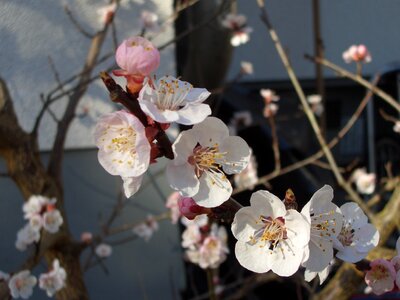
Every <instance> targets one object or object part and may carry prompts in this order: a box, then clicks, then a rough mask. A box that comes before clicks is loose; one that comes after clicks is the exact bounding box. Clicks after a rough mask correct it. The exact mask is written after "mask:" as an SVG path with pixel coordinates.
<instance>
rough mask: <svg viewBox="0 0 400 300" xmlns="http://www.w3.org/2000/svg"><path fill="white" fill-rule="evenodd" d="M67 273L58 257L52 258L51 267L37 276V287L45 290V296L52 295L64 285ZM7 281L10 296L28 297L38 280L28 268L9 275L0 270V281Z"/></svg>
mask: <svg viewBox="0 0 400 300" xmlns="http://www.w3.org/2000/svg"><path fill="white" fill-rule="evenodd" d="M66 279H67V273H66V272H65V269H64V268H63V267H61V266H60V262H59V261H58V259H55V260H53V264H52V268H51V269H50V270H49V272H47V273H43V274H41V275H40V276H39V287H40V288H41V289H42V290H44V291H46V293H47V296H49V297H53V296H54V295H55V294H56V293H57V292H58V291H59V290H61V289H62V288H63V287H64V286H65V281H66ZM1 281H6V282H8V288H9V289H10V294H11V296H12V298H14V299H18V298H22V299H28V298H29V297H30V296H32V293H33V288H34V287H35V285H36V284H37V282H38V280H37V278H36V277H35V276H33V275H32V274H31V272H30V271H29V270H23V271H20V272H18V273H16V274H14V275H12V276H11V277H10V275H9V274H6V273H3V272H0V282H1Z"/></svg>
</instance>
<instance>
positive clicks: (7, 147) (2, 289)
mask: <svg viewBox="0 0 400 300" xmlns="http://www.w3.org/2000/svg"><path fill="white" fill-rule="evenodd" d="M0 156H2V157H3V158H4V160H5V162H6V165H7V172H8V175H9V176H10V178H11V179H12V180H13V181H14V182H15V183H16V185H17V186H18V188H19V189H20V190H21V193H22V195H23V197H24V199H28V198H29V197H30V196H31V195H38V194H40V195H44V196H48V197H55V198H57V208H58V209H59V210H60V212H61V214H62V216H63V218H64V224H63V226H61V228H60V230H59V232H58V233H56V234H46V233H42V237H41V240H40V242H39V247H38V249H39V251H37V253H36V255H35V257H32V258H29V260H28V261H27V262H25V263H24V264H22V266H21V269H25V268H33V267H34V266H35V265H36V264H37V263H38V262H39V261H40V259H41V258H44V259H45V260H46V261H47V264H48V265H51V263H52V261H53V259H54V258H58V259H59V260H60V264H61V266H62V267H64V268H65V269H66V271H67V274H68V278H67V282H66V287H65V288H64V289H63V290H62V291H60V292H59V293H58V294H57V296H56V298H57V299H58V300H73V299H76V300H78V299H79V300H82V299H83V300H84V299H89V298H88V294H87V290H86V287H85V284H84V281H83V273H82V270H81V267H80V262H79V253H80V248H79V246H78V245H77V244H75V243H74V241H73V239H72V236H71V234H70V232H69V229H68V223H67V217H66V215H65V211H64V209H63V207H64V206H63V190H62V186H61V185H60V184H59V182H58V181H57V180H56V177H54V176H50V175H49V174H48V173H47V171H46V167H45V166H44V164H43V162H42V161H41V159H40V155H39V149H38V143H37V139H36V137H34V136H32V135H30V134H28V133H26V132H25V131H24V130H23V129H22V128H21V127H20V125H19V124H18V120H17V116H16V114H15V111H14V108H13V104H12V101H11V98H10V94H9V92H8V90H7V87H6V84H5V82H4V81H3V80H1V79H0ZM14 271H18V270H14ZM0 297H1V299H8V297H9V295H8V291H7V287H6V285H4V284H3V285H0Z"/></svg>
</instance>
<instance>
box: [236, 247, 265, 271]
mask: <svg viewBox="0 0 400 300" xmlns="http://www.w3.org/2000/svg"><path fill="white" fill-rule="evenodd" d="M235 255H236V258H237V260H238V261H239V263H240V264H241V265H242V266H243V267H244V268H246V269H248V270H250V271H253V272H256V273H265V272H268V271H269V270H270V269H271V268H270V265H271V263H272V261H271V259H272V257H271V255H270V251H268V249H266V248H265V247H259V246H258V245H250V244H248V243H245V242H242V241H240V240H239V241H237V242H236V246H235Z"/></svg>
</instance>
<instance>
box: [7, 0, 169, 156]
mask: <svg viewBox="0 0 400 300" xmlns="http://www.w3.org/2000/svg"><path fill="white" fill-rule="evenodd" d="M121 2H122V3H123V6H122V7H121V9H120V10H119V11H118V13H117V17H116V24H117V33H118V38H119V40H120V41H122V40H123V39H124V38H127V37H129V36H130V35H134V34H137V33H139V32H140V25H139V24H140V23H139V22H140V21H139V18H138V16H139V15H140V12H141V10H143V9H148V10H152V11H154V12H157V13H158V14H159V15H160V19H165V18H167V17H168V16H170V14H171V12H172V0H123V1H121ZM106 3H108V1H106V0H64V1H61V0H60V1H59V0H3V1H0V41H1V42H0V76H1V77H2V78H4V79H5V80H6V82H7V83H8V86H9V88H10V92H11V96H12V98H13V100H14V104H15V109H16V112H17V114H18V117H19V120H20V123H21V125H22V126H23V128H24V129H26V130H28V131H29V130H31V129H32V127H33V124H34V119H35V116H36V115H37V113H38V111H39V109H40V107H41V102H40V98H39V94H40V93H46V92H48V91H50V90H51V89H52V88H54V87H55V86H56V83H55V80H54V77H53V74H52V72H51V69H50V67H49V64H48V56H51V57H52V58H53V60H54V62H55V65H56V67H57V69H58V70H59V73H60V77H61V79H66V78H69V77H70V76H71V75H73V74H75V73H77V72H78V71H79V70H80V69H81V67H82V65H83V61H84V58H85V56H86V53H87V49H88V46H89V43H90V41H89V39H87V38H85V37H84V36H82V35H81V34H80V33H79V32H77V30H76V29H75V27H74V26H73V25H72V23H71V22H70V21H69V19H68V17H67V15H66V14H65V13H64V10H63V4H68V6H69V7H70V9H71V10H72V11H73V13H74V15H75V17H76V18H77V19H78V20H79V22H80V23H81V24H82V25H83V27H84V28H85V29H86V30H87V31H89V32H95V30H96V29H100V28H101V24H100V22H99V21H98V16H97V9H98V8H99V7H102V6H103V5H105V4H106ZM172 36H173V29H172V27H171V26H170V27H168V29H167V31H166V32H165V33H163V34H161V35H160V36H158V38H156V39H155V40H154V43H155V44H156V45H161V44H163V43H164V42H165V41H168V40H169V39H170V38H171V37H172ZM112 47H113V44H112V42H111V39H110V36H108V38H107V41H106V43H105V45H104V47H103V53H108V52H110V51H111V50H112V49H113V48H112ZM161 60H162V63H161V67H160V69H159V73H160V74H161V75H164V74H166V73H169V74H174V73H175V61H174V49H173V46H170V47H168V48H167V49H165V50H164V51H163V52H162V58H161ZM113 61H114V60H113V58H111V59H110V60H109V61H108V62H106V63H104V64H102V65H101V66H99V67H98V68H97V70H96V72H99V71H101V70H104V69H105V68H107V67H109V66H110V65H111V64H112V63H113ZM65 101H66V100H65V99H63V100H61V101H59V102H58V103H56V104H55V105H53V106H52V109H53V110H54V111H55V112H56V114H57V115H59V116H60V115H61V114H62V111H63V108H64V107H65ZM82 105H87V106H89V107H90V114H89V116H87V117H85V118H80V119H76V120H75V121H74V122H73V125H72V127H71V130H70V134H69V135H68V139H67V147H68V148H82V147H83V148H84V147H88V146H93V141H92V130H93V125H94V124H95V122H96V120H97V119H98V117H99V116H100V115H101V114H103V113H105V112H108V111H111V110H115V108H113V107H112V104H111V103H110V101H109V100H108V98H107V92H106V90H105V88H104V87H103V85H102V83H101V82H99V81H97V82H95V83H94V84H93V85H92V86H91V87H90V89H89V91H88V93H87V94H86V96H85V97H84V99H83V101H82ZM54 132H55V124H54V122H53V120H52V119H51V117H50V116H49V115H46V117H45V118H44V120H43V122H42V126H41V128H40V145H41V148H42V149H49V148H50V147H51V145H52V140H53V136H54Z"/></svg>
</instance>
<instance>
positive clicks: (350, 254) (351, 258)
mask: <svg viewBox="0 0 400 300" xmlns="http://www.w3.org/2000/svg"><path fill="white" fill-rule="evenodd" d="M367 255H368V252H358V251H357V250H356V249H355V247H351V246H350V247H344V249H343V250H340V251H339V252H338V253H336V257H337V258H340V259H341V260H343V261H347V262H350V263H356V262H358V261H360V260H362V259H363V258H365V257H366V256H367Z"/></svg>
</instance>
